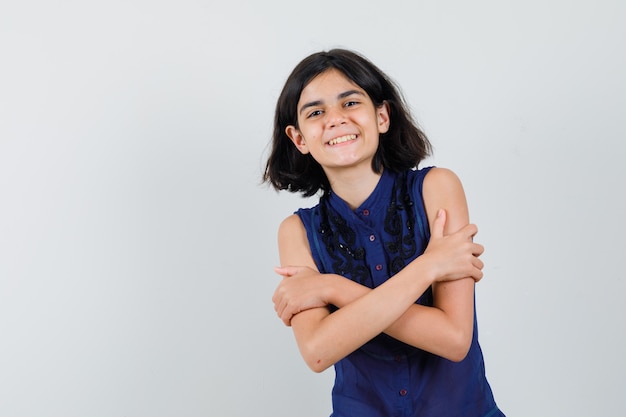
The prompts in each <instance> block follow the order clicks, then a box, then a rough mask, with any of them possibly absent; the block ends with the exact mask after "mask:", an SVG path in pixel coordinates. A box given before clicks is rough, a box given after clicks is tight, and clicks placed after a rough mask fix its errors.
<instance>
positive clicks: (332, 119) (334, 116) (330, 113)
mask: <svg viewBox="0 0 626 417" xmlns="http://www.w3.org/2000/svg"><path fill="white" fill-rule="evenodd" d="M345 123H346V116H345V114H344V111H343V107H341V106H332V107H330V108H328V109H327V110H326V125H327V126H328V127H336V126H339V125H342V124H345Z"/></svg>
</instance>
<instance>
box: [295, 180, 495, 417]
mask: <svg viewBox="0 0 626 417" xmlns="http://www.w3.org/2000/svg"><path fill="white" fill-rule="evenodd" d="M429 169H430V168H425V169H421V170H410V171H407V172H405V173H401V174H395V173H392V172H389V171H388V170H385V171H384V172H383V175H382V177H381V179H380V181H379V183H378V185H377V186H376V188H375V190H374V191H373V193H372V194H371V195H370V196H369V197H368V198H367V200H365V202H364V203H363V204H362V205H361V206H360V207H359V208H357V209H356V210H352V209H351V208H350V207H349V206H348V205H347V203H346V202H345V201H343V200H342V199H341V198H340V197H338V196H337V195H335V194H334V193H332V192H329V193H327V194H325V195H324V196H323V197H322V198H320V201H319V204H318V205H316V206H315V207H312V208H309V209H300V210H298V211H297V214H298V215H299V217H300V219H301V220H302V222H303V223H304V226H305V228H306V232H307V236H308V240H309V245H310V247H311V252H312V254H313V259H314V260H315V263H316V265H317V267H318V269H319V270H320V272H322V273H336V274H339V275H342V276H344V277H346V278H349V279H352V280H354V281H356V282H359V283H361V284H363V285H366V286H368V287H370V288H375V287H377V286H378V285H380V284H382V283H383V282H385V281H386V280H387V279H388V278H389V277H390V276H393V275H394V274H395V273H397V272H398V271H399V270H401V269H402V268H403V267H404V265H406V264H408V263H409V262H411V261H412V260H413V259H415V258H416V257H417V256H419V255H421V254H422V253H423V252H424V250H425V249H426V246H427V244H428V239H429V236H430V232H429V227H428V219H427V217H426V213H425V210H424V204H423V200H422V184H423V180H424V177H425V176H426V174H427V173H428V171H429ZM416 302H417V303H420V304H423V305H432V292H431V290H430V289H428V290H427V291H426V292H425V293H424V294H423V295H422V296H421V297H420V298H419V299H418V300H417V301H416ZM331 308H333V309H334V307H332V306H331ZM332 403H333V414H332V415H331V417H351V416H354V417H394V416H398V417H400V416H402V417H408V416H419V417H488V416H489V417H496V416H504V414H503V413H502V412H501V411H500V410H499V409H498V407H497V406H496V403H495V401H494V398H493V394H492V392H491V388H490V386H489V383H488V382H487V379H486V377H485V366H484V362H483V355H482V352H481V349H480V346H479V344H478V332H477V325H476V317H474V336H473V339H472V344H471V347H470V350H469V353H468V354H467V356H466V358H465V359H464V360H462V361H461V362H458V363H457V362H452V361H449V360H447V359H444V358H442V357H440V356H437V355H434V354H432V353H429V352H426V351H423V350H421V349H417V348H415V347H412V346H410V345H407V344H405V343H403V342H400V341H398V340H396V339H394V338H392V337H390V336H387V335H386V334H380V335H378V336H377V337H375V338H374V339H372V340H371V341H369V342H367V343H366V344H365V345H363V346H362V347H361V348H359V349H357V350H356V351H354V352H353V353H351V354H350V355H348V356H346V357H345V358H344V359H342V360H340V361H339V362H337V363H336V364H335V385H334V387H333V393H332Z"/></svg>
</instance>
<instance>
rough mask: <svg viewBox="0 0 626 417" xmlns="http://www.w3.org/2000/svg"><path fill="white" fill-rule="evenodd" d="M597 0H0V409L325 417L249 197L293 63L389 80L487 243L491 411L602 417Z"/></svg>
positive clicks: (615, 311) (607, 93) (606, 302)
mask: <svg viewBox="0 0 626 417" xmlns="http://www.w3.org/2000/svg"><path fill="white" fill-rule="evenodd" d="M624 4H625V3H624V2H621V1H620V0H614V1H609V0H604V1H595V2H590V1H589V2H586V1H581V0H574V1H571V0H570V1H567V0H562V1H559V0H548V1H538V0H531V1H524V2H503V1H496V0H491V1H488V0H478V1H473V2H466V1H461V0H452V1H438V0H428V1H415V0H411V1H398V2H393V1H387V2H385V1H364V0H359V1H344V2H337V1H325V0H320V1H316V2H293V1H284V2H280V1H274V2H272V1H266V2H256V1H253V0H250V1H227V2H226V1H224V2H217V1H211V0H208V1H200V0H197V1H193V0H178V1H175V2H174V1H147V0H146V1H138V0H131V1H119V0H114V1H106V2H105V1H98V2H94V1H92V2H89V1H70V0H67V1H43V0H33V1H28V0H26V1H19V2H18V1H12V2H9V1H3V2H2V3H0V415H1V416H3V417H21V416H28V417H31V416H32V417H35V416H37V417H40V416H64V417H73V416H81V417H82V416H90V417H99V416H107V417H112V416H119V417H136V416H150V417H159V416H250V415H255V416H276V417H278V416H285V417H291V416H302V417H309V416H311V417H313V416H325V415H328V414H329V413H330V389H331V385H332V378H333V371H332V370H329V371H326V372H325V373H322V374H319V375H318V374H314V373H312V372H311V371H309V370H308V368H306V366H305V365H304V362H303V361H302V360H301V358H300V356H299V353H298V351H297V348H296V345H295V343H294V341H293V337H292V335H291V330H290V329H288V328H285V327H284V326H282V324H281V322H280V321H279V320H278V319H277V318H276V317H275V316H274V311H273V305H272V303H271V301H270V299H271V295H272V292H273V290H274V287H275V285H276V283H277V282H278V279H279V278H278V277H277V276H275V274H274V273H273V271H272V269H273V266H274V265H275V264H276V263H277V250H276V229H277V226H278V223H279V222H280V221H281V220H282V219H283V218H284V217H286V216H287V215H289V214H290V213H292V212H293V211H294V210H296V209H297V208H298V207H300V206H308V205H311V204H312V203H313V202H312V201H303V200H301V199H300V198H299V197H298V196H290V195H285V194H284V193H280V194H278V193H276V192H274V191H272V190H269V189H268V188H267V187H265V186H262V185H260V184H259V182H260V177H261V173H262V169H263V166H264V157H265V155H266V152H267V144H268V142H269V140H270V135H271V129H272V118H273V109H274V105H275V102H276V99H277V97H278V94H279V92H280V89H281V88H282V85H283V83H284V81H285V79H286V77H287V75H288V74H289V72H290V71H291V69H292V68H293V67H294V66H295V65H296V64H297V62H299V61H300V60H301V59H302V58H304V57H305V56H306V55H308V54H309V53H312V52H316V51H318V50H322V49H328V48H331V47H335V46H340V47H347V48H351V49H354V50H356V51H359V52H361V53H363V54H365V55H366V56H367V57H368V58H370V59H371V60H372V61H373V62H374V63H376V64H377V65H378V66H379V67H381V68H382V69H383V70H384V71H385V72H387V73H388V74H389V75H390V76H391V77H392V78H393V79H395V80H396V81H397V82H398V83H399V84H400V85H401V87H402V89H403V91H404V93H405V95H406V97H407V99H408V101H409V102H410V103H411V106H412V108H413V110H414V112H415V115H416V117H417V118H418V120H419V121H420V123H421V125H422V127H423V128H424V130H425V131H426V133H427V134H428V135H429V136H430V138H431V140H432V142H433V144H434V146H435V155H434V157H433V158H432V159H430V160H429V161H427V164H435V165H438V166H444V167H448V168H451V169H452V170H454V171H455V172H456V173H457V174H458V175H459V176H460V177H461V179H462V181H463V183H464V185H465V188H466V192H467V196H468V200H469V204H470V211H471V217H472V221H474V222H476V223H477V224H478V226H479V228H480V232H479V235H478V240H479V241H480V242H481V243H483V244H484V245H485V246H486V248H487V251H486V253H485V255H484V261H485V262H486V268H485V272H486V277H485V279H484V280H483V281H482V282H480V283H479V284H478V286H477V302H478V314H479V325H480V331H481V333H480V337H481V343H482V346H483V350H484V353H485V359H486V364H487V373H488V378H489V380H490V382H491V385H492V388H493V390H494V393H495V396H496V400H497V401H498V403H499V405H500V406H501V408H502V409H503V410H504V411H505V413H507V415H508V416H509V417H515V416H519V417H522V416H534V417H538V416H568V417H574V416H592V415H596V416H599V415H612V416H616V415H623V414H624V413H626V397H625V396H624V395H623V390H624V384H623V375H624V373H625V372H626V361H625V359H624V352H626V342H625V341H624V329H625V320H624V318H625V315H626V314H625V313H626V309H625V307H624V301H623V300H624V293H625V290H626V282H625V279H624V271H623V270H624V267H623V265H624V258H625V255H626V251H625V247H626V245H625V244H624V237H625V234H626V227H625V226H626V225H625V222H624V213H625V212H626V203H624V184H623V182H624V179H625V178H626V175H625V174H626V172H625V168H624V153H625V152H624V144H623V142H624V140H625V139H626V127H625V126H626V123H625V118H626V117H625V116H626V99H625V96H626V60H625V56H626V54H625V53H624V51H625V50H626V6H624Z"/></svg>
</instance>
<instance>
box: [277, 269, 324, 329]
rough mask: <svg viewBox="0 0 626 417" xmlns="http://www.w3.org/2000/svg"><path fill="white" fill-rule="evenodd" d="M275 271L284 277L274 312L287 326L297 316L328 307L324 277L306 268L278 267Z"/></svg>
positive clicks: (278, 289) (278, 290) (279, 287)
mask: <svg viewBox="0 0 626 417" xmlns="http://www.w3.org/2000/svg"><path fill="white" fill-rule="evenodd" d="M274 271H276V273H278V274H279V275H282V276H283V280H282V281H281V282H280V284H278V287H277V288H276V291H274V296H273V297H272V301H273V302H274V310H276V313H277V314H278V317H280V319H281V320H282V321H283V323H285V325H286V326H291V319H292V317H293V316H295V315H296V314H298V313H300V312H302V311H305V310H309V309H312V308H318V307H326V306H327V305H328V302H326V297H325V290H326V282H325V280H324V279H322V277H323V276H324V275H322V274H320V273H319V272H317V271H315V270H313V269H311V268H309V267H306V266H285V267H276V268H274Z"/></svg>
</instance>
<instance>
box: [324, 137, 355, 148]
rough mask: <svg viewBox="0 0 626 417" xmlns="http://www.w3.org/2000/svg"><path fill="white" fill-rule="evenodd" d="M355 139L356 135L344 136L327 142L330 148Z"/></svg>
mask: <svg viewBox="0 0 626 417" xmlns="http://www.w3.org/2000/svg"><path fill="white" fill-rule="evenodd" d="M355 139H356V135H345V136H340V137H338V138H335V139H331V140H329V141H328V144H329V145H330V146H334V145H338V144H340V143H344V142H348V141H351V140H355Z"/></svg>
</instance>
